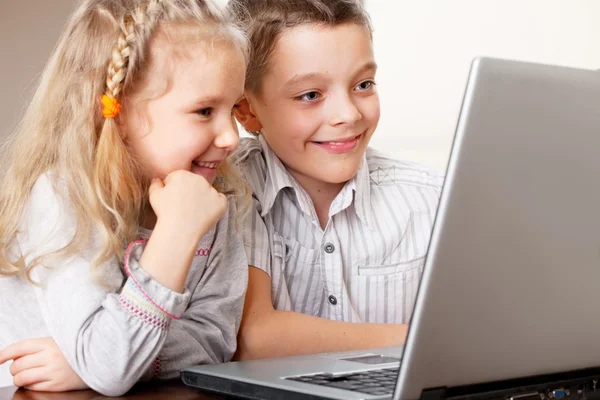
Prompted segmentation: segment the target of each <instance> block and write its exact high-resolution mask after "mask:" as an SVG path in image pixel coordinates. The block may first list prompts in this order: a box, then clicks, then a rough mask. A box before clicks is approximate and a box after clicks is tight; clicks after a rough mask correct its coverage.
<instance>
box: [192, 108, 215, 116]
mask: <svg viewBox="0 0 600 400" xmlns="http://www.w3.org/2000/svg"><path fill="white" fill-rule="evenodd" d="M212 112H213V108H212V107H206V108H201V109H199V110H198V111H196V114H198V115H201V116H203V117H210V115H211V114H212Z"/></svg>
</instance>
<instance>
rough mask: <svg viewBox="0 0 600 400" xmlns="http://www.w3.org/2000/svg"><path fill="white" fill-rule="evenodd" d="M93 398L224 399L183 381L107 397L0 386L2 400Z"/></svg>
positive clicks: (90, 393) (84, 393) (130, 399)
mask: <svg viewBox="0 0 600 400" xmlns="http://www.w3.org/2000/svg"><path fill="white" fill-rule="evenodd" d="M63 399H64V400H92V399H94V400H95V399H128V400H132V399H137V400H140V399H156V400H158V399H161V400H163V399H167V400H170V399H174V400H214V399H223V397H215V396H211V395H208V394H205V393H202V392H200V391H199V390H196V389H193V388H189V387H187V386H185V385H184V384H183V383H182V382H181V381H178V380H175V381H169V382H154V383H145V384H139V385H137V386H135V387H134V388H133V389H131V391H129V392H128V393H127V394H126V395H124V396H122V397H105V396H102V395H101V394H98V393H97V392H94V391H92V390H81V391H76V392H62V393H44V392H32V391H29V390H23V389H17V388H16V387H14V386H12V387H7V388H0V400H63Z"/></svg>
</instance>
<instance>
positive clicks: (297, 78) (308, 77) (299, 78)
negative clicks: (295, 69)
mask: <svg viewBox="0 0 600 400" xmlns="http://www.w3.org/2000/svg"><path fill="white" fill-rule="evenodd" d="M325 79H327V78H326V77H325V74H322V73H320V72H309V73H308V74H302V75H294V77H293V78H291V79H289V80H288V81H287V82H286V83H285V84H284V86H285V87H290V86H297V85H299V84H301V83H303V82H306V81H317V80H325Z"/></svg>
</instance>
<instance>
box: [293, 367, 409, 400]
mask: <svg viewBox="0 0 600 400" xmlns="http://www.w3.org/2000/svg"><path fill="white" fill-rule="evenodd" d="M399 368H400V367H394V368H385V369H377V370H373V371H364V372H356V373H353V374H348V375H342V376H340V375H335V376H332V375H331V374H317V375H301V376H292V377H289V378H286V379H289V380H292V381H298V382H304V383H311V384H313V385H319V386H329V387H334V388H338V389H345V390H352V391H354V392H360V393H366V394H371V395H376V396H379V395H392V394H394V388H395V387H396V382H397V380H398V371H399Z"/></svg>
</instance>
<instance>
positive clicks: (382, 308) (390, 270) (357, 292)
mask: <svg viewBox="0 0 600 400" xmlns="http://www.w3.org/2000/svg"><path fill="white" fill-rule="evenodd" d="M423 264H424V257H419V258H415V259H413V260H409V261H402V262H398V263H395V264H383V265H359V266H358V274H357V275H356V276H354V277H353V278H352V284H351V287H352V291H351V297H352V303H353V304H354V306H355V310H357V311H358V314H359V317H360V319H361V321H362V322H373V323H396V324H406V323H408V322H409V321H410V318H411V316H412V312H413V308H414V305H415V299H416V296H417V291H418V289H419V284H420V282H421V277H422V275H423Z"/></svg>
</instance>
